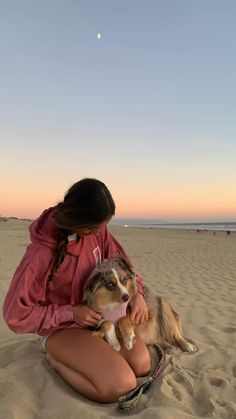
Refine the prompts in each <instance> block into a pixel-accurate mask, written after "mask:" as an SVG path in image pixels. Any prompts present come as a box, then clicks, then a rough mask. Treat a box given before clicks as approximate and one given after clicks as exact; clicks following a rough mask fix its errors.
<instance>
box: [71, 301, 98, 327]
mask: <svg viewBox="0 0 236 419" xmlns="http://www.w3.org/2000/svg"><path fill="white" fill-rule="evenodd" d="M101 318H102V316H101V314H99V313H97V312H96V311H94V310H92V309H91V308H89V307H88V306H86V305H84V304H77V305H75V306H73V319H74V322H75V323H77V324H78V325H79V326H80V327H88V326H96V325H97V324H98V322H99V321H100V320H101Z"/></svg>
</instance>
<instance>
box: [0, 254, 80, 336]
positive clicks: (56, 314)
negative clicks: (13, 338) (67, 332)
mask: <svg viewBox="0 0 236 419" xmlns="http://www.w3.org/2000/svg"><path fill="white" fill-rule="evenodd" d="M44 299H45V296H44V289H43V287H42V286H41V285H40V284H39V283H38V281H37V278H36V275H35V273H34V271H33V269H32V266H31V265H30V264H27V263H25V261H24V259H23V260H22V262H21V264H20V265H19V267H18V268H17V270H16V272H15V275H14V277H13V279H12V282H11V284H10V287H9V290H8V292H7V295H6V297H5V301H4V304H3V317H4V320H5V322H6V323H7V325H8V327H9V328H10V329H11V330H12V331H13V332H15V333H37V334H38V335H46V334H48V333H50V332H51V331H53V330H55V329H57V328H58V326H60V325H64V324H68V322H73V309H72V305H70V304H64V305H61V306H59V305H57V304H49V305H42V301H44Z"/></svg>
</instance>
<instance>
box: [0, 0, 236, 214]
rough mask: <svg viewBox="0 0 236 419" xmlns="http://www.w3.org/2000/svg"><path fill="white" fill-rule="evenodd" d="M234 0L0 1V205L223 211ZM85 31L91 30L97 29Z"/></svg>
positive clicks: (234, 138) (233, 204) (235, 127)
mask: <svg viewBox="0 0 236 419" xmlns="http://www.w3.org/2000/svg"><path fill="white" fill-rule="evenodd" d="M235 21H236V2H235V1H234V0H232V1H230V0H224V1H223V0H221V1H219V0H197V1H194V0H172V1H170V0H162V1H159V0H147V1H143V0H142V1H140V0H96V1H95V0H83V1H80V0H50V1H48V0H37V1H36V0H21V1H18V0H9V1H1V0H0V96H1V100H0V146H1V149H0V150H1V153H0V178H1V182H0V196H1V199H0V215H4V216H17V217H23V218H36V217H37V216H39V215H40V213H41V212H42V211H43V210H44V209H45V208H48V207H50V206H53V205H56V204H57V203H58V202H59V201H60V200H62V199H63V196H64V194H65V192H66V191H67V190H68V188H69V187H70V186H71V185H72V184H73V183H74V182H76V181H78V180H79V179H82V178H84V177H95V178H97V179H100V180H102V181H103V182H104V183H105V184H106V185H107V186H108V188H109V189H110V191H111V193H112V195H113V198H114V200H115V202H116V207H117V212H116V215H117V217H151V218H155V217H156V218H158V219H165V220H170V221H176V220H180V221H183V220H184V221H190V220H192V221H197V220H199V221H201V220H207V221H209V220H213V221H216V220H219V221H221V220H232V221H233V220H234V221H236V193H235V189H236V188H235V186H236V123H235V121H236V48H235V43H236V25H235ZM97 33H101V39H98V37H97Z"/></svg>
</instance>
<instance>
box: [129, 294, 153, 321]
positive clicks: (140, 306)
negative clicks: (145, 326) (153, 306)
mask: <svg viewBox="0 0 236 419" xmlns="http://www.w3.org/2000/svg"><path fill="white" fill-rule="evenodd" d="M129 304H130V307H131V320H132V321H133V322H134V324H136V325H138V324H142V323H143V322H144V321H145V320H147V319H148V307H147V304H146V303H145V300H144V297H143V295H142V294H140V293H139V292H138V293H137V294H135V296H134V297H133V298H132V300H131V301H130V303H129Z"/></svg>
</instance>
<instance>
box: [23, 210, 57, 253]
mask: <svg viewBox="0 0 236 419" xmlns="http://www.w3.org/2000/svg"><path fill="white" fill-rule="evenodd" d="M55 212H56V207H50V208H48V209H46V210H45V211H43V213H42V214H41V215H40V216H39V217H38V218H37V219H36V220H34V221H33V223H32V224H30V226H29V232H30V238H31V241H32V242H33V243H40V244H44V245H45V246H47V247H49V248H50V249H55V248H56V244H57V235H58V229H57V227H56V224H55V221H54V215H55Z"/></svg>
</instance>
